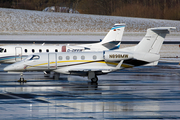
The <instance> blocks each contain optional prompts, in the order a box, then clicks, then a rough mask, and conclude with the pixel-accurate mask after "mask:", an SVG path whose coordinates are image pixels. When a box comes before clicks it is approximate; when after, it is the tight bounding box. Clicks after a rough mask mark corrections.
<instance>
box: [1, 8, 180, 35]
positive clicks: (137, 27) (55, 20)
mask: <svg viewBox="0 0 180 120" xmlns="http://www.w3.org/2000/svg"><path fill="white" fill-rule="evenodd" d="M119 22H121V23H126V29H125V31H126V32H145V31H146V29H147V28H152V27H177V29H176V32H180V21H174V20H158V19H144V18H132V17H117V16H103V15H86V14H69V13H51V12H41V11H30V10H18V9H5V8H0V34H22V33H25V34H26V33H28V34H38V33H39V34H87V33H88V34H104V32H108V31H109V29H110V28H111V27H112V26H113V25H114V24H115V23H119Z"/></svg>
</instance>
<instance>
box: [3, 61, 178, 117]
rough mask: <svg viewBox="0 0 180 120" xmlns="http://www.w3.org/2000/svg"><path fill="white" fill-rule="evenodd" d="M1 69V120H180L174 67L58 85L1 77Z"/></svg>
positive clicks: (34, 76) (28, 76)
mask: <svg viewBox="0 0 180 120" xmlns="http://www.w3.org/2000/svg"><path fill="white" fill-rule="evenodd" d="M5 66H7V64H1V65H0V119H2V120H6V119H8V120H9V119H15V120H20V119H28V120H29V119H36V120H38V119H49V120H50V119H60V120H62V119H83V120H85V119H88V120H89V119H97V120H101V119H105V120H111V119H128V120H129V119H131V120H139V119H141V120H147V119H148V120H149V119H150V120H161V119H165V120H170V119H180V69H179V65H178V63H175V62H173V63H171V62H160V64H159V65H158V66H155V67H137V68H129V69H124V70H119V71H116V72H113V73H110V74H107V75H102V76H99V81H98V83H91V82H90V80H87V78H86V77H84V78H83V77H78V76H71V75H61V76H60V78H59V80H53V79H52V78H51V77H50V78H49V77H44V74H43V72H26V73H24V78H25V80H27V82H25V83H19V82H17V80H18V79H19V78H20V75H19V74H12V73H6V72H4V71H3V68H4V67H5Z"/></svg>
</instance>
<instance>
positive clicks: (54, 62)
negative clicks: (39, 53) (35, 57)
mask: <svg viewBox="0 0 180 120" xmlns="http://www.w3.org/2000/svg"><path fill="white" fill-rule="evenodd" d="M67 62H94V61H90V60H68V61H57V63H67ZM54 63H56V62H50V64H54ZM96 63H106V64H111V65H118V63H113V62H105V61H97V62H96ZM47 64H48V63H42V64H37V65H33V66H28V67H27V68H31V67H37V66H42V65H47Z"/></svg>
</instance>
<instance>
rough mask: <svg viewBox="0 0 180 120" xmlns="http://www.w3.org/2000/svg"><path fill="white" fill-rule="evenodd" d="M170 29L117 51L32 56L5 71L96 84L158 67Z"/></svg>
mask: <svg viewBox="0 0 180 120" xmlns="http://www.w3.org/2000/svg"><path fill="white" fill-rule="evenodd" d="M171 29H176V28H175V27H158V28H150V29H148V30H147V33H146V35H145V37H144V38H143V39H142V40H141V41H140V43H139V44H137V45H136V46H133V47H127V48H122V49H119V50H106V51H92V52H77V53H72V52H71V53H55V52H51V53H37V54H33V55H30V56H28V57H27V58H26V59H24V60H23V61H21V62H17V63H14V64H12V65H10V66H7V67H6V68H4V71H12V72H24V71H48V70H51V71H54V72H56V73H63V74H73V75H79V76H87V77H88V79H91V81H92V82H97V81H98V78H97V75H102V74H107V73H109V72H112V71H116V70H119V69H122V68H129V67H135V66H154V65H157V64H158V60H159V58H160V55H159V51H160V49H161V46H162V43H163V41H164V39H165V36H166V34H168V33H169V32H170V30H171Z"/></svg>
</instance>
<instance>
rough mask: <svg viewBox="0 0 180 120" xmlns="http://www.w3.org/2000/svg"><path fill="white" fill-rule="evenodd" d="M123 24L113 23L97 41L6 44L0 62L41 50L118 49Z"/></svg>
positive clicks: (1, 47) (0, 48) (21, 57)
mask: <svg viewBox="0 0 180 120" xmlns="http://www.w3.org/2000/svg"><path fill="white" fill-rule="evenodd" d="M124 28H125V24H124V23H121V24H115V25H114V26H113V27H112V28H111V30H110V31H109V32H108V34H107V35H106V36H105V37H104V39H103V40H102V41H101V42H99V43H94V44H83V45H76V46H72V45H71V46H70V45H66V46H60V45H57V46H52V45H51V46H50V45H49V46H46V45H13V46H12V45H8V46H0V63H14V62H17V61H21V60H23V59H24V58H26V57H27V56H28V55H30V54H33V53H41V52H82V51H99V50H109V49H118V48H119V46H120V43H121V39H122V35H123V32H124Z"/></svg>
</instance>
